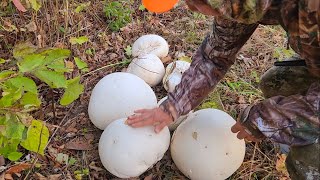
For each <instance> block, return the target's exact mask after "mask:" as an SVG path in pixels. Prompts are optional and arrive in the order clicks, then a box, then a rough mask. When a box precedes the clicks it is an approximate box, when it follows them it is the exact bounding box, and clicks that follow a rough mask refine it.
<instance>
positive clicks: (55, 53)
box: [41, 49, 71, 65]
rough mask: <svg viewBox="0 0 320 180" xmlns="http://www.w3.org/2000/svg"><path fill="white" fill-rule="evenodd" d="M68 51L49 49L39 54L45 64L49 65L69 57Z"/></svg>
mask: <svg viewBox="0 0 320 180" xmlns="http://www.w3.org/2000/svg"><path fill="white" fill-rule="evenodd" d="M70 53H71V52H70V50H68V49H49V50H46V51H44V52H42V53H41V55H45V56H46V58H45V64H46V65H47V64H51V63H53V62H55V61H59V60H63V59H65V58H68V57H69V56H70Z"/></svg>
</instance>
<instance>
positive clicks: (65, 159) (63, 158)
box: [56, 153, 69, 164]
mask: <svg viewBox="0 0 320 180" xmlns="http://www.w3.org/2000/svg"><path fill="white" fill-rule="evenodd" d="M68 160H69V155H68V154H63V153H59V154H57V157H56V161H57V162H59V163H60V164H67V163H68Z"/></svg>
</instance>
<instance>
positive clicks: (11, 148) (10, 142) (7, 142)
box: [0, 135, 20, 157]
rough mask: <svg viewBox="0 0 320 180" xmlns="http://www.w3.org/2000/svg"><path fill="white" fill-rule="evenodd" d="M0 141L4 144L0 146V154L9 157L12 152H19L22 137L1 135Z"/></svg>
mask: <svg viewBox="0 0 320 180" xmlns="http://www.w3.org/2000/svg"><path fill="white" fill-rule="evenodd" d="M0 143H1V144H2V145H3V146H0V154H1V155H3V156H4V157H8V155H9V154H10V153H12V152H17V149H18V145H19V143H20V139H8V138H6V137H4V136H1V135H0Z"/></svg>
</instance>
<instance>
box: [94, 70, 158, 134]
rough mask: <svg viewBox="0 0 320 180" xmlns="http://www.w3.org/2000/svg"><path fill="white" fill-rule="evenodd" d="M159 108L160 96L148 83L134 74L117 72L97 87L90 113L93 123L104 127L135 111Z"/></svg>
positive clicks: (103, 79)
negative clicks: (158, 97) (157, 96)
mask: <svg viewBox="0 0 320 180" xmlns="http://www.w3.org/2000/svg"><path fill="white" fill-rule="evenodd" d="M155 107H157V98H156V95H155V93H154V92H153V90H152V89H151V87H150V86H148V84H146V83H145V82H144V81H143V80H142V79H141V78H139V77H138V76H135V75H133V74H130V73H124V72H117V73H112V74H109V75H107V76H105V77H104V78H102V79H101V80H100V81H99V82H98V83H97V84H96V86H95V87H94V88H93V90H92V94H91V97H90V101H89V107H88V113H89V118H90V120H91V122H92V123H93V124H94V125H95V126H96V127H98V128H99V129H102V130H104V129H105V128H106V127H107V126H108V124H110V123H111V122H112V121H114V120H116V119H120V118H125V117H128V116H130V115H132V114H133V113H134V111H135V110H138V109H144V108H146V109H149V108H155Z"/></svg>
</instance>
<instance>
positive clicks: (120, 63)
mask: <svg viewBox="0 0 320 180" xmlns="http://www.w3.org/2000/svg"><path fill="white" fill-rule="evenodd" d="M129 62H130V61H123V62H119V63H114V64H109V65H106V66H103V67H100V68H98V69H95V70H93V71H90V72H88V73H86V74H84V75H83V77H84V76H88V75H90V74H93V73H95V72H97V71H100V70H102V69H105V68H108V67H113V66H116V65H122V64H127V63H129Z"/></svg>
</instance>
